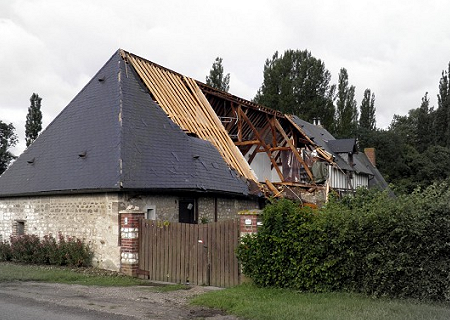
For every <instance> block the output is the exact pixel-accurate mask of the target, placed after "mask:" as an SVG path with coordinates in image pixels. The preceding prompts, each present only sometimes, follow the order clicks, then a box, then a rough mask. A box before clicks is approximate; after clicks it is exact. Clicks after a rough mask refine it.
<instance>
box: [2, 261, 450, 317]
mask: <svg viewBox="0 0 450 320" xmlns="http://www.w3.org/2000/svg"><path fill="white" fill-rule="evenodd" d="M7 281H42V282H56V283H68V284H82V285H98V286H135V285H147V286H148V285H151V283H149V282H148V281H143V280H139V279H136V278H131V277H127V276H121V275H118V274H116V273H114V272H108V271H102V270H98V269H76V270H75V269H73V270H72V269H70V268H60V267H51V266H29V265H21V264H14V263H6V262H0V285H1V282H7ZM148 288H149V290H152V291H160V292H164V291H172V290H182V289H186V286H184V285H168V286H155V287H148ZM192 303H193V304H196V305H203V306H207V307H211V308H218V309H222V310H226V311H227V312H228V313H230V314H234V315H237V316H240V317H242V318H244V319H255V320H256V319H258V320H291V319H292V320H294V319H295V320H302V319H308V320H314V319H320V320H331V319H333V320H340V319H342V320H356V319H358V320H372V319H373V320H375V319H377V320H380V319H389V320H399V319H402V320H403V319H404V320H406V319H408V320H418V319H422V320H432V319H439V320H440V319H450V304H443V303H439V304H438V303H435V304H432V303H420V302H417V301H412V300H390V299H373V298H369V297H366V296H363V295H358V294H349V293H322V294H312V293H300V292H297V291H293V290H283V289H267V288H257V287H255V286H253V285H251V284H244V285H240V286H237V287H234V288H230V289H225V290H217V291H211V292H208V293H206V294H203V295H200V296H198V297H196V298H195V299H194V300H193V301H192Z"/></svg>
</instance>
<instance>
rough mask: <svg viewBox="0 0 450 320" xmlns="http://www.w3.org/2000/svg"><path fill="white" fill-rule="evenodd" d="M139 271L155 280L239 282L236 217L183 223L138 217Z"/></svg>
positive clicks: (212, 284)
mask: <svg viewBox="0 0 450 320" xmlns="http://www.w3.org/2000/svg"><path fill="white" fill-rule="evenodd" d="M139 224H140V225H139V239H140V241H139V272H140V274H143V275H144V276H146V278H148V279H150V280H155V281H165V282H174V283H190V284H196V285H211V286H218V287H230V286H234V285H237V284H239V280H240V272H239V264H238V261H237V258H236V254H235V249H236V247H237V245H238V243H239V222H238V220H227V221H220V222H215V223H207V224H187V223H174V222H170V223H167V222H165V223H164V222H162V221H155V220H144V219H142V220H140V222H139Z"/></svg>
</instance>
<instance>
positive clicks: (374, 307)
mask: <svg viewBox="0 0 450 320" xmlns="http://www.w3.org/2000/svg"><path fill="white" fill-rule="evenodd" d="M193 304H196V305H203V306H208V307H211V308H219V309H222V310H225V311H227V312H228V313H230V314H234V315H237V316H240V317H243V318H245V319H255V320H256V319H258V320H294V319H295V320H301V319H308V320H314V319H317V320H319V319H320V320H328V319H330V320H331V319H333V320H341V319H342V320H356V319H358V320H372V319H373V320H375V319H376V320H380V319H389V320H398V319H402V320H403V319H404V320H416V319H417V320H418V319H422V320H425V319H426V320H430V319H450V304H449V305H445V304H437V303H436V304H427V303H420V302H417V301H412V300H390V299H375V298H370V297H366V296H363V295H358V294H350V293H320V294H313V293H300V292H297V291H293V290H285V289H267V288H257V287H255V286H253V285H250V284H245V285H241V286H237V287H234V288H230V289H226V290H219V291H213V292H209V293H206V294H204V295H201V296H198V297H197V298H195V299H194V300H193Z"/></svg>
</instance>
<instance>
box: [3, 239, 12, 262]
mask: <svg viewBox="0 0 450 320" xmlns="http://www.w3.org/2000/svg"><path fill="white" fill-rule="evenodd" d="M11 258H12V253H11V245H10V244H9V243H8V242H6V241H2V242H0V261H11Z"/></svg>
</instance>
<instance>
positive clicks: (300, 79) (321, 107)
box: [254, 50, 335, 128]
mask: <svg viewBox="0 0 450 320" xmlns="http://www.w3.org/2000/svg"><path fill="white" fill-rule="evenodd" d="M330 79H331V75H330V72H329V71H328V70H327V69H326V68H325V64H324V63H323V62H322V61H321V60H320V59H316V58H315V57H313V56H312V55H311V52H309V51H308V50H303V51H301V50H286V51H285V52H284V54H281V55H279V54H278V52H275V54H274V55H273V56H272V59H267V60H266V63H265V65H264V80H263V83H262V85H261V87H260V89H259V90H258V93H257V94H256V97H255V99H254V100H255V102H256V103H259V104H261V105H264V106H267V107H269V108H272V109H275V110H279V111H281V112H283V113H287V114H294V115H297V116H298V117H300V118H301V119H304V120H306V121H309V122H312V121H313V120H314V119H320V120H321V122H322V124H323V125H324V126H325V128H331V127H332V125H333V121H334V105H333V100H334V93H335V86H334V85H330Z"/></svg>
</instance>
